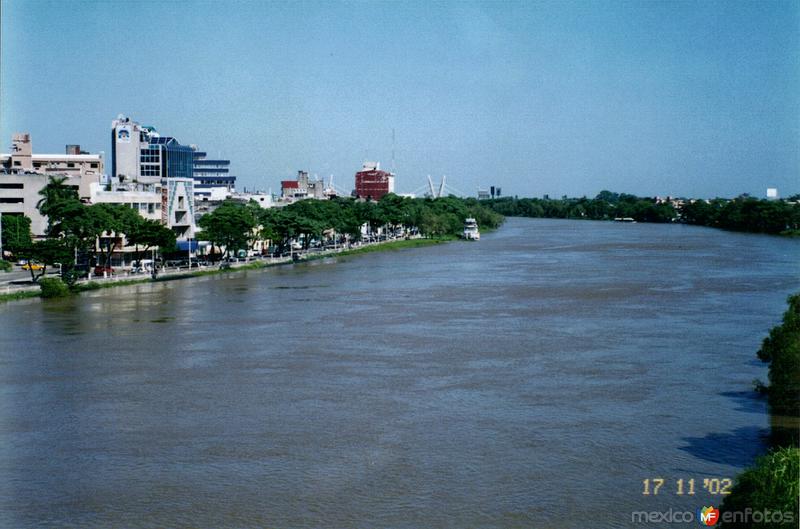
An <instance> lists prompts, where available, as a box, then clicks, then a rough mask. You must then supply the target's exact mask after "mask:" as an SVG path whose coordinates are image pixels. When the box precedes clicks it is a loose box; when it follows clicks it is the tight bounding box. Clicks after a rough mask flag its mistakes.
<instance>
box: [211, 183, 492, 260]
mask: <svg viewBox="0 0 800 529" xmlns="http://www.w3.org/2000/svg"><path fill="white" fill-rule="evenodd" d="M467 217H474V218H475V219H476V220H477V222H478V224H479V225H480V226H481V227H483V228H486V229H493V228H496V227H498V226H499V225H500V223H501V222H502V220H503V217H502V215H500V214H498V213H496V212H494V211H492V210H491V209H489V208H487V207H485V206H484V205H483V204H482V203H479V202H478V201H477V200H476V199H461V198H457V197H452V196H451V197H443V198H437V199H430V198H425V199H422V198H409V197H401V196H398V195H395V194H392V193H390V194H388V195H385V196H384V197H382V198H381V199H380V200H379V201H378V202H372V201H359V200H355V199H352V198H344V197H339V198H334V199H332V200H301V201H298V202H294V203H292V204H289V205H288V206H286V207H282V208H269V209H263V208H261V207H260V206H258V204H256V203H255V202H250V203H247V204H242V203H239V202H234V201H226V202H224V203H222V204H221V205H220V206H219V207H217V208H216V209H215V210H214V211H212V212H211V213H208V214H206V215H204V216H203V217H201V218H200V220H199V221H198V224H199V225H200V227H201V228H202V229H203V231H202V235H200V237H201V238H203V239H204V240H208V241H210V242H211V243H212V245H213V246H214V247H215V248H220V254H222V253H223V252H222V251H221V249H222V248H225V251H224V253H231V252H235V251H237V250H246V249H249V248H252V247H253V245H254V243H255V241H258V240H262V241H266V240H269V241H271V242H272V245H273V249H274V251H275V253H284V252H287V251H288V250H289V249H290V245H291V244H292V243H299V244H301V246H302V247H303V248H305V249H307V248H308V247H309V246H310V245H311V244H313V243H316V242H322V241H324V240H331V239H334V238H337V239H343V240H346V241H348V242H356V241H358V240H360V239H361V238H362V227H363V226H366V227H367V231H368V233H377V232H378V231H379V229H381V228H382V229H384V230H385V231H389V232H391V233H398V232H400V231H402V232H403V233H406V234H408V233H419V234H421V235H422V236H425V237H454V236H457V235H458V234H460V233H461V231H462V230H463V228H464V219H465V218H467Z"/></svg>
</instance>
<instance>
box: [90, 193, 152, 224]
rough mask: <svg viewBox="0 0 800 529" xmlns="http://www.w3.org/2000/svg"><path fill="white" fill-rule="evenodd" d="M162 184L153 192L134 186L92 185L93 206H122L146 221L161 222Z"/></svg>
mask: <svg viewBox="0 0 800 529" xmlns="http://www.w3.org/2000/svg"><path fill="white" fill-rule="evenodd" d="M161 201H162V197H161V184H154V185H153V188H152V190H149V189H145V188H142V187H141V186H139V187H137V186H132V185H122V186H116V185H108V186H107V185H103V184H92V198H91V202H92V204H120V205H123V206H126V207H129V208H132V209H133V210H134V211H136V212H138V213H139V215H141V216H142V217H144V218H146V219H150V220H157V221H159V222H160V221H161Z"/></svg>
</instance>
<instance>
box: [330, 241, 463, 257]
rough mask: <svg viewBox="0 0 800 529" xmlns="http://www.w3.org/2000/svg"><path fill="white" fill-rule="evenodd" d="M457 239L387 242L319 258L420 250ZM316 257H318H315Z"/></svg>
mask: <svg viewBox="0 0 800 529" xmlns="http://www.w3.org/2000/svg"><path fill="white" fill-rule="evenodd" d="M456 239H457V237H448V236H445V237H436V238H431V239H402V240H399V241H392V242H385V243H382V244H373V245H370V246H362V247H361V248H353V249H351V250H344V251H342V252H339V253H335V254H328V255H320V256H318V258H323V257H339V256H346V255H357V254H362V253H372V252H384V251H396V250H405V249H407V248H420V247H422V246H431V245H434V244H442V243H445V242H449V241H454V240H456ZM314 257H316V256H314Z"/></svg>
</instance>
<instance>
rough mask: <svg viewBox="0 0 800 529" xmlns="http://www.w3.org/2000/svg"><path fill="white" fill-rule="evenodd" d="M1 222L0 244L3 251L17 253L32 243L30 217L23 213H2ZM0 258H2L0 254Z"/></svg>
mask: <svg viewBox="0 0 800 529" xmlns="http://www.w3.org/2000/svg"><path fill="white" fill-rule="evenodd" d="M2 223H3V241H2V245H0V246H2V247H3V251H4V252H9V253H11V254H13V255H17V253H18V252H20V251H21V250H24V249H25V248H28V247H30V245H31V244H33V241H32V240H31V219H29V218H28V217H26V216H25V215H9V214H5V215H3V218H2ZM0 259H2V256H1V255H0Z"/></svg>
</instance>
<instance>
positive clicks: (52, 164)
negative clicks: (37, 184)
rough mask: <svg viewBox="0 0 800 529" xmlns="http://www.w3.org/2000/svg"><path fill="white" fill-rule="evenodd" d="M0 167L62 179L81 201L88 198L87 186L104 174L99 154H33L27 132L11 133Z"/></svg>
mask: <svg viewBox="0 0 800 529" xmlns="http://www.w3.org/2000/svg"><path fill="white" fill-rule="evenodd" d="M0 166H2V169H3V172H5V173H17V174H26V173H36V174H43V175H52V176H65V177H67V178H68V179H69V180H70V182H69V183H68V185H74V186H76V187H77V188H78V196H80V198H81V199H88V198H89V195H90V189H89V187H90V185H91V184H92V183H93V182H99V181H100V180H101V179H102V176H103V171H104V165H103V156H102V155H100V154H33V148H32V145H31V136H30V134H28V133H18V134H14V136H13V138H12V144H11V153H8V154H0Z"/></svg>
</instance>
